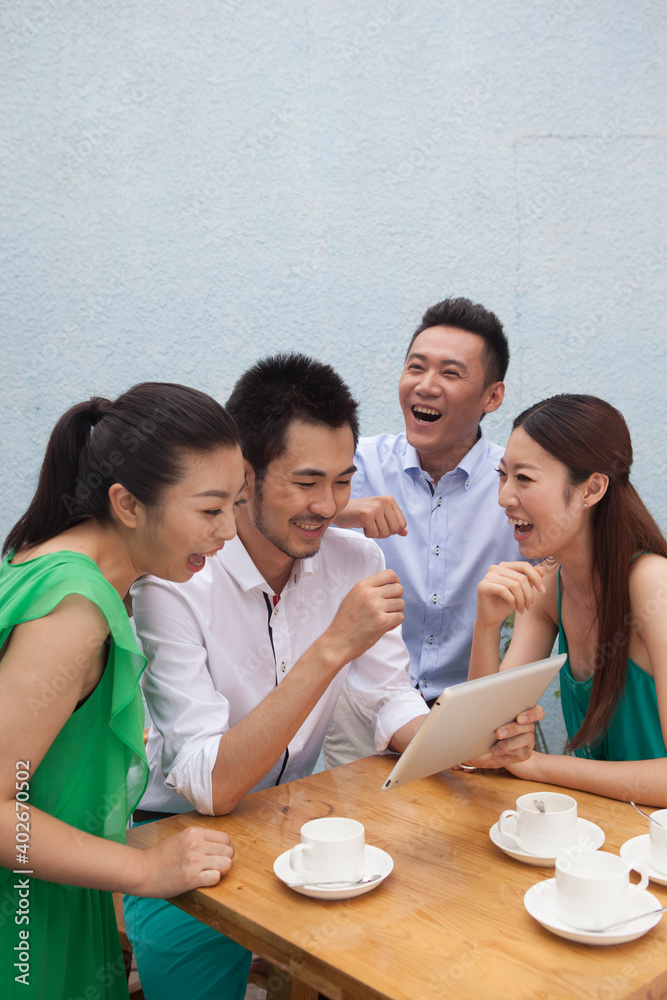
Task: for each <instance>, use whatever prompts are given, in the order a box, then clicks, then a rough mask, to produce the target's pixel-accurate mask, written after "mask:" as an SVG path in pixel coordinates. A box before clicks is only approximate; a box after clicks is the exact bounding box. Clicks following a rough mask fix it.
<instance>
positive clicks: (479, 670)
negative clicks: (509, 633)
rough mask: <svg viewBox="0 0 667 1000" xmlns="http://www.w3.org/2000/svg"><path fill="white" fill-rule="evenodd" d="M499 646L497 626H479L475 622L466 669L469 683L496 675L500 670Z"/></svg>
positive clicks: (498, 629) (498, 628)
mask: <svg viewBox="0 0 667 1000" xmlns="http://www.w3.org/2000/svg"><path fill="white" fill-rule="evenodd" d="M499 644H500V626H499V625H481V624H480V623H479V622H478V621H476V622H475V626H474V628H473V633H472V648H471V650H470V666H469V667H468V680H469V681H472V680H474V679H475V678H476V677H486V676H487V675H488V674H497V673H498V671H499V669H500V655H499V653H498V647H499Z"/></svg>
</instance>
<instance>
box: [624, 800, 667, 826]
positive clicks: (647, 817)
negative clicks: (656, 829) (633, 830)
mask: <svg viewBox="0 0 667 1000" xmlns="http://www.w3.org/2000/svg"><path fill="white" fill-rule="evenodd" d="M630 805H631V806H635V804H634V802H631V803H630ZM635 809H636V810H637V812H638V813H640V814H641V815H642V816H645V817H646V819H653V817H652V816H650V815H649V814H648V813H645V812H644V810H643V809H640V808H639V806H635ZM653 822H654V823H657V824H658V826H663V825H664V824H663V823H660V822H659V820H657V819H653Z"/></svg>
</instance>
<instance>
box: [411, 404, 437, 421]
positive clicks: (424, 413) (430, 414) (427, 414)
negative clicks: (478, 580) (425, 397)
mask: <svg viewBox="0 0 667 1000" xmlns="http://www.w3.org/2000/svg"><path fill="white" fill-rule="evenodd" d="M412 414H413V416H414V417H415V419H416V420H420V421H422V423H427V424H432V423H433V422H434V421H436V420H439V419H440V417H441V416H442V413H441V412H440V410H434V409H433V407H432V406H413V407H412Z"/></svg>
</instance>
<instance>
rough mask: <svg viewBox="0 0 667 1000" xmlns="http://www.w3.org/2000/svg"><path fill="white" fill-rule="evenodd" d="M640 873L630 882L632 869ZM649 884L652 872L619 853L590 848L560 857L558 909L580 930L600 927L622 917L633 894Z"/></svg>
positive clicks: (568, 921)
mask: <svg viewBox="0 0 667 1000" xmlns="http://www.w3.org/2000/svg"><path fill="white" fill-rule="evenodd" d="M631 871H636V872H638V874H639V876H640V881H639V883H638V884H633V883H631V882H630V872H631ZM647 885H648V875H647V874H646V872H644V871H642V870H641V869H640V868H632V867H631V866H630V865H629V864H627V862H625V861H624V860H623V858H620V857H619V856H618V855H617V854H610V853H609V852H608V851H588V852H587V853H585V854H582V855H581V856H580V857H578V858H576V859H574V860H573V859H572V858H569V857H567V856H566V855H561V856H560V857H559V858H556V913H557V914H558V916H559V917H560V919H561V920H563V921H565V923H567V924H570V926H572V927H578V928H579V929H580V930H600V929H601V928H603V927H606V926H607V925H608V924H613V923H614V922H615V921H617V920H622V919H623V917H624V916H627V913H628V904H629V902H630V900H631V899H632V896H633V895H634V894H636V893H638V892H640V891H641V890H642V889H645V888H646V886H647Z"/></svg>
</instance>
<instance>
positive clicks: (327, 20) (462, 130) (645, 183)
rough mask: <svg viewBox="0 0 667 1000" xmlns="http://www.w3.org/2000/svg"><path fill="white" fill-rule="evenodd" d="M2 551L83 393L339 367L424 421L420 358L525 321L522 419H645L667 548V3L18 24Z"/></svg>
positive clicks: (514, 368) (18, 19)
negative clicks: (288, 358) (447, 304)
mask: <svg viewBox="0 0 667 1000" xmlns="http://www.w3.org/2000/svg"><path fill="white" fill-rule="evenodd" d="M0 10H1V18H2V38H1V42H0V45H1V50H0V81H1V84H2V108H1V115H2V155H1V158H0V170H1V171H2V191H3V194H2V197H1V199H0V206H1V211H2V232H3V237H2V240H1V241H0V267H1V270H2V275H3V279H4V280H3V282H2V290H1V293H0V323H1V326H0V331H1V335H2V345H3V351H2V373H1V374H2V385H1V388H2V392H1V393H0V411H1V412H0V419H1V421H2V428H3V434H2V439H1V445H0V448H1V451H0V458H1V461H2V469H3V476H2V484H1V488H0V533H1V534H2V535H3V536H4V533H5V532H6V530H7V529H8V528H9V526H10V525H11V524H12V523H13V521H14V520H15V518H16V517H17V516H18V515H19V514H20V512H21V511H22V510H23V509H24V508H25V506H26V504H27V502H28V500H29V498H30V496H31V493H32V489H33V487H34V483H35V477H36V471H37V469H38V466H39V463H40V461H41V457H42V453H43V448H44V445H45V442H46V438H47V435H48V432H49V431H50V429H51V427H52V425H53V423H54V422H55V420H56V418H57V417H58V416H59V415H60V413H61V412H62V411H63V410H64V409H65V408H66V407H67V406H69V405H70V404H71V403H73V402H75V401H78V400H79V399H81V398H85V397H87V396H89V395H90V394H92V393H102V394H108V395H111V396H114V395H116V394H118V393H119V392H120V391H122V390H123V389H124V388H126V387H128V386H129V385H131V384H133V383H134V382H137V381H140V380H144V379H159V380H169V381H183V382H187V383H191V384H193V385H196V386H198V387H201V388H204V389H206V390H208V391H209V392H211V393H212V394H214V395H216V396H217V397H218V398H220V399H221V400H224V399H225V398H226V396H227V394H228V392H229V390H230V388H231V386H232V384H233V382H234V380H235V378H236V377H237V376H238V374H240V372H241V371H242V370H243V369H244V367H246V366H247V364H248V363H249V362H251V361H252V360H253V359H255V358H256V357H257V356H258V355H260V354H263V353H267V352H270V351H275V350H278V349H281V348H298V349H303V350H305V351H307V352H309V353H312V354H314V355H316V356H318V357H320V358H322V359H325V360H328V361H331V362H332V363H333V364H334V365H335V366H336V367H337V368H338V369H339V370H340V371H341V373H342V374H343V375H344V377H345V378H346V379H347V380H348V381H349V382H350V383H351V385H352V386H353V388H354V390H355V391H356V393H357V394H358V395H359V397H360V398H361V399H362V401H363V410H362V425H363V430H364V431H365V432H366V433H375V432H379V431H380V430H390V429H399V428H400V425H401V420H400V411H399V409H398V404H397V402H396V399H395V395H396V393H395V383H396V380H397V377H398V372H399V369H400V363H401V357H402V353H403V350H404V346H405V342H406V338H407V336H408V334H409V333H410V332H411V330H412V328H414V326H415V325H416V323H417V322H418V320H419V318H420V316H421V313H422V312H423V310H424V308H425V307H426V306H427V305H430V304H431V303H433V302H435V301H437V300H439V299H441V298H443V297H444V296H445V295H450V294H457V295H458V294H464V295H468V296H470V297H472V298H473V299H475V300H477V301H481V302H484V303H485V304H486V305H488V306H489V307H491V308H493V309H494V310H496V311H497V312H498V314H499V315H500V317H501V318H502V319H503V321H504V323H505V325H506V328H507V331H508V334H509V337H510V341H511V346H512V351H513V360H512V364H511V368H510V375H509V379H508V394H507V401H506V403H505V405H504V407H503V409H502V411H501V413H500V414H498V415H496V416H494V417H493V418H492V419H488V420H487V433H488V434H489V435H490V436H491V437H493V438H495V439H496V440H498V441H501V442H503V441H504V440H505V439H506V436H507V432H508V426H509V423H510V420H511V418H512V416H513V415H514V414H516V413H517V412H518V411H519V410H520V409H521V408H523V407H524V406H525V405H527V404H529V403H531V402H533V401H534V400H536V399H538V398H541V397H542V396H544V395H546V394H551V393H553V392H558V391H567V390H574V391H591V392H595V393H598V394H599V395H602V396H605V397H606V398H608V399H609V400H610V401H612V402H613V403H615V404H616V405H617V406H618V407H619V408H620V409H621V410H622V411H623V413H624V414H625V415H626V417H627V419H628V421H629V424H630V427H631V431H632V434H633V440H634V443H635V453H636V461H635V481H636V483H637V485H638V487H639V489H640V490H641V492H642V493H643V495H644V496H645V498H646V499H647V501H648V502H649V504H650V506H651V507H652V508H653V510H654V511H655V512H656V513H657V515H658V517H659V519H660V520H661V523H662V524H663V526H664V527H666V528H667V461H666V460H665V457H664V439H665V419H664V388H665V376H666V374H667V366H666V365H665V332H664V329H665V324H664V317H665V313H666V311H667V309H666V307H667V294H666V291H665V283H664V272H665V262H666V260H667V249H666V246H665V216H664V210H663V205H664V202H665V186H666V183H667V181H666V177H665V169H664V164H665V160H666V157H665V152H666V150H665V119H664V106H665V83H666V75H667V69H666V67H667V58H666V55H667V53H666V52H665V48H666V46H665V40H666V31H665V26H666V23H667V15H666V13H665V7H664V4H663V3H661V2H659V0H636V2H635V3H634V4H633V5H632V6H631V5H630V4H628V3H627V0H605V2H602V0H597V2H590V0H544V2H538V3H536V4H529V3H526V2H522V0H477V2H475V3H464V2H462V0H459V2H448V3H443V2H442V0H411V2H400V0H388V2H387V0H354V2H351V0H343V2H340V0H338V2H335V3H334V2H327V0H311V2H304V0H291V2H288V0H221V2H215V0H171V2H170V3H166V4H165V3H162V2H158V0H142V2H141V3H136V2H135V3H132V2H130V3H123V2H121V0H119V2H116V3H113V4H108V3H106V2H105V3H103V2H101V0H10V2H6V3H4V4H2V7H1V8H0Z"/></svg>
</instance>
